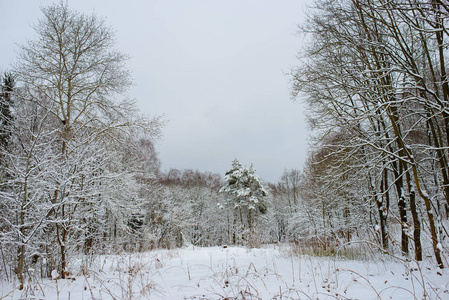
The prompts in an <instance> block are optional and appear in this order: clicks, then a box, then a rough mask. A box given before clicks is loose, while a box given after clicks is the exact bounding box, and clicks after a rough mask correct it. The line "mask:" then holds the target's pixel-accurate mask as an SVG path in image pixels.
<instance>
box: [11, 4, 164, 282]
mask: <svg viewBox="0 0 449 300" xmlns="http://www.w3.org/2000/svg"><path fill="white" fill-rule="evenodd" d="M42 12H43V15H44V16H43V18H42V19H41V20H39V22H38V23H37V25H36V26H35V27H34V29H35V31H36V34H37V38H36V39H35V40H33V41H29V42H28V43H27V44H26V45H24V46H22V47H21V51H20V56H19V63H18V65H17V67H16V68H15V74H17V78H18V82H19V83H20V85H21V86H20V97H21V99H23V100H24V101H27V102H29V103H33V105H36V106H37V107H39V108H41V109H44V110H45V111H46V112H47V114H48V115H49V116H50V117H51V118H52V119H54V120H56V122H55V123H54V124H53V125H54V126H53V128H52V130H53V136H54V138H55V141H56V142H55V143H53V144H52V145H53V153H54V155H53V156H52V157H53V166H54V168H53V170H54V172H55V174H53V177H52V178H54V182H52V184H51V186H52V188H53V191H52V192H51V193H50V194H51V195H52V196H51V198H49V200H48V201H49V203H48V204H49V205H50V206H51V207H52V209H51V216H50V217H51V218H53V220H52V224H54V226H55V232H56V236H55V241H56V242H57V244H58V245H59V261H60V266H59V269H60V273H61V277H62V278H64V277H65V275H66V271H67V262H68V257H67V255H68V247H69V246H70V242H69V239H71V238H72V237H76V234H77V231H78V230H79V229H80V227H78V226H76V222H77V216H78V215H77V212H78V211H79V210H80V211H81V210H83V209H86V207H91V209H90V211H91V212H92V211H94V209H93V208H92V205H98V204H99V203H104V202H102V201H101V199H104V196H105V195H106V194H107V193H106V192H105V191H104V190H102V189H101V187H106V186H108V184H107V182H106V181H107V180H109V181H110V182H113V181H114V180H115V178H116V176H117V175H118V174H120V173H122V174H123V175H126V174H128V175H129V174H130V172H129V170H125V169H124V168H123V167H120V165H118V164H116V165H114V164H112V162H111V159H112V157H113V156H109V155H103V156H100V155H98V154H100V152H98V151H101V150H100V149H104V151H111V152H109V153H112V152H114V151H115V153H120V151H116V150H117V149H118V147H117V146H114V143H115V144H117V143H125V142H126V139H127V138H128V137H130V136H133V135H134V136H135V137H136V138H137V137H139V136H140V137H144V138H147V137H148V138H150V139H151V138H154V137H156V136H158V135H159V134H160V128H161V122H160V121H159V119H158V118H153V119H151V118H148V117H145V116H139V115H138V113H137V110H136V109H135V106H134V103H133V102H130V101H127V100H119V97H120V96H121V95H122V93H124V92H125V91H126V89H127V88H128V87H129V85H130V83H131V80H130V76H129V72H128V70H126V68H125V62H126V59H127V56H125V55H124V54H122V53H120V52H118V51H116V50H114V48H113V46H114V33H113V30H112V29H111V28H109V27H108V26H107V25H106V24H105V21H104V20H103V19H100V18H98V17H97V16H95V15H94V14H92V15H85V14H82V13H79V12H76V11H73V10H71V9H69V7H68V5H67V4H66V3H64V2H62V1H61V2H60V3H59V4H54V5H51V6H49V7H45V8H43V9H42ZM43 99H45V101H43ZM97 155H98V156H97ZM118 157H124V156H121V155H119V156H118ZM121 162H122V163H123V162H125V160H122V161H121ZM95 164H97V166H98V167H95ZM111 172H112V173H114V174H116V175H115V176H111ZM124 173H126V174H124ZM129 178H130V179H132V176H131V177H129ZM100 179H101V180H102V181H103V183H102V184H96V183H98V180H100ZM95 182H96V183H95ZM94 186H96V187H97V188H100V189H97V191H96V193H95V194H92V189H91V188H93V187H94ZM126 190H128V191H130V192H131V193H136V192H137V189H135V188H132V189H124V191H126ZM129 197H130V198H135V199H137V197H134V196H133V195H129ZM95 199H96V201H94V200H95Z"/></svg>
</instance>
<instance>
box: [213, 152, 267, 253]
mask: <svg viewBox="0 0 449 300" xmlns="http://www.w3.org/2000/svg"><path fill="white" fill-rule="evenodd" d="M224 180H225V185H224V186H223V187H222V188H221V189H220V193H226V194H227V195H228V199H227V202H226V204H227V206H228V207H233V208H234V233H233V241H234V243H235V242H236V234H237V236H239V238H240V239H243V240H245V239H246V238H247V237H246V234H245V231H246V229H248V231H249V243H250V244H252V243H253V241H252V240H253V238H254V227H255V220H256V217H257V216H258V214H259V213H261V214H265V213H266V211H267V205H266V203H265V201H264V197H265V196H267V195H268V193H267V191H266V190H265V189H264V187H263V184H262V181H261V180H260V178H259V177H258V176H257V175H256V171H255V169H254V166H253V165H252V164H251V166H250V167H249V168H246V167H243V166H242V165H241V164H240V162H239V161H238V160H237V159H234V161H233V162H232V167H231V169H230V170H229V171H227V172H226V173H225V178H224ZM238 219H239V220H238ZM245 219H246V220H245ZM237 220H238V221H239V224H238V225H237ZM245 221H246V222H245ZM246 224H247V225H246ZM235 225H237V226H235ZM235 231H237V232H235Z"/></svg>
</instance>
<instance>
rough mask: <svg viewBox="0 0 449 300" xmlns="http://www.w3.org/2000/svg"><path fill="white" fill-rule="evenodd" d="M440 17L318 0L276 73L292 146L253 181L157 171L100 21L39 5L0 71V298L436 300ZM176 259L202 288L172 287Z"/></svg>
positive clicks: (443, 138)
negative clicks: (300, 119)
mask: <svg viewBox="0 0 449 300" xmlns="http://www.w3.org/2000/svg"><path fill="white" fill-rule="evenodd" d="M298 22H299V20H298ZM448 24H449V4H448V3H447V2H446V1H442V0H391V1H385V0H363V1H361V0H318V1H316V3H315V5H314V7H312V8H310V11H309V14H308V18H307V20H305V21H304V22H302V23H301V24H300V25H299V27H298V30H299V33H300V34H301V35H305V36H306V37H307V41H308V42H307V43H305V44H304V45H303V47H302V48H301V49H296V50H297V51H298V52H299V54H298V62H297V67H296V68H294V69H293V70H292V71H291V74H290V75H289V78H290V79H291V95H292V101H293V100H296V101H301V102H303V103H305V105H306V107H307V111H306V112H305V114H306V116H307V118H308V123H309V126H310V128H311V137H310V142H309V143H308V145H306V144H305V145H304V147H309V152H308V158H307V161H306V163H305V164H304V166H303V168H302V169H297V166H292V168H290V169H286V170H285V171H284V174H283V175H282V176H281V177H280V179H279V181H278V182H263V181H262V180H261V179H260V178H259V176H258V175H257V166H253V165H251V164H250V165H245V163H246V162H245V163H243V162H240V161H239V160H238V158H236V159H235V160H234V161H232V162H229V170H228V171H227V172H226V173H225V174H215V173H212V172H200V171H197V170H189V169H187V170H179V169H170V170H168V171H162V170H161V162H160V159H159V157H158V151H157V141H158V140H159V139H163V133H164V124H165V122H166V120H164V118H163V117H159V116H147V115H144V114H142V113H140V112H139V110H138V108H137V106H136V104H135V103H134V102H133V101H130V100H128V99H127V98H126V97H124V95H125V93H126V91H127V89H128V88H129V87H130V84H131V75H130V71H128V70H127V68H126V61H127V55H126V54H123V53H121V52H118V51H117V50H116V49H115V37H114V30H113V29H112V28H110V27H108V25H107V24H106V23H105V20H104V19H102V18H101V17H100V16H97V15H95V14H89V13H85V12H79V11H75V10H72V9H71V8H70V5H68V4H67V3H64V2H60V3H59V4H54V5H51V6H48V7H44V8H42V14H41V18H40V19H39V20H38V22H37V23H36V25H35V27H34V30H35V33H36V36H37V38H36V39H34V40H30V41H29V42H27V43H26V44H24V45H21V46H20V49H19V51H18V53H19V56H18V60H17V62H16V64H15V65H14V68H12V69H11V70H8V71H7V72H6V73H4V74H2V78H1V94H0V165H1V167H0V212H1V214H0V251H1V252H0V281H1V282H2V284H1V285H0V299H60V298H61V299H70V297H72V298H73V299H354V298H357V299H384V298H385V299H387V298H388V299H390V298H392V299H449V280H448V278H449V277H448V275H449V274H448V273H447V271H446V269H447V268H448V267H449V260H448V258H449V242H448V235H449V233H448V230H449V222H448V216H449V78H448V74H447V73H448V72H449V69H448V66H447V65H449V52H448V49H449V28H448V27H447V26H448ZM446 59H447V61H446ZM249 163H250V162H249ZM189 249H190V250H189ZM195 249H196V250H195ZM207 249H215V250H214V251H216V252H211V254H207V253H209V252H201V251H209V250H207ZM231 249H234V250H233V251H237V252H238V251H241V252H238V254H235V253H237V252H235V253H234V252H226V251H231ZM267 249H275V250H273V251H274V252H264V251H268V250H267ZM183 251H184V252H183ZM187 251H192V252H187ZM195 251H197V252H195ZM223 251H225V252H223ZM249 251H254V252H249ZM257 251H259V252H257ZM270 251H271V250H270ZM192 253H193V254H192ZM219 253H221V254H223V253H225V254H226V257H225V258H223V261H224V260H226V263H225V262H223V264H222V265H219V266H217V265H214V263H213V259H216V260H217V259H218V258H217V257H219ZM231 253H233V254H232V255H236V256H235V258H233V262H232V264H231V258H230V257H231ZM248 253H251V255H253V256H251V255H249V254H248ZM273 253H277V254H276V255H278V256H276V258H275V257H274V255H275V254H273ZM225 254H223V255H225ZM152 255H153V256H152ZM164 255H165V256H164ZM195 255H196V256H195ZM245 255H249V256H248V257H250V256H251V257H253V258H254V259H256V258H260V257H264V258H263V259H262V262H251V263H249V265H248V264H247V265H245V266H244V267H242V266H241V265H239V264H238V263H237V261H238V258H239V257H240V258H242V257H246V256H245ZM201 256H204V257H206V264H208V269H207V272H211V275H208V276H209V277H207V278H206V279H205V278H204V277H199V278H201V279H198V283H197V282H196V281H195V282H194V283H193V281H194V280H195V279H194V278H195V275H194V272H195V266H198V265H200V263H198V264H197V265H195V263H194V262H191V261H190V260H188V259H190V258H189V257H195V259H199V258H200V257H201ZM209 256H210V257H209ZM173 257H176V258H177V259H181V263H182V266H183V267H182V268H184V269H182V276H184V277H183V279H182V280H181V282H184V281H186V282H187V283H188V282H191V283H192V285H193V286H195V288H198V289H199V288H200V283H201V285H205V283H204V282H207V284H210V286H208V287H207V288H205V290H201V291H197V290H195V291H194V292H191V291H190V290H189V291H188V292H187V291H185V290H181V289H178V290H176V291H177V294H176V293H174V292H173V290H171V292H170V291H169V289H168V288H167V287H166V285H169V284H168V283H166V282H165V283H162V282H160V281H157V279H155V278H154V277H152V276H153V275H154V276H162V275H161V274H169V273H170V272H174V270H177V269H176V268H178V269H179V268H181V267H179V266H175V265H174V263H173ZM183 259H184V260H185V261H184V262H182V261H183ZM245 259H246V258H245ZM245 259H243V262H240V263H243V264H244V263H248V262H249V259H250V258H248V260H245ZM145 260H146V262H145V263H143V261H145ZM209 260H210V262H209ZM267 261H269V263H268V262H267ZM172 263H173V264H172ZM257 263H261V264H262V265H263V267H261V266H260V265H259V264H257ZM264 263H265V264H264ZM340 263H341V264H347V265H346V267H343V268H342V267H338V266H337V265H338V264H340ZM380 263H381V264H382V265H379V264H380ZM201 264H203V263H201ZM359 264H360V265H359ZM370 264H376V266H377V267H376V268H374V267H373V268H372V269H376V270H377V271H378V273H376V274H374V275H372V274H371V275H370V274H367V273H363V272H368V271H366V270H365V269H368V267H367V266H371V265H370ZM268 265H269V266H268ZM318 266H319V267H318ZM331 266H333V267H332V268H333V269H332V271H330V269H331ZM221 267H223V269H220V268H221ZM107 268H109V269H108V270H109V271H108V272H109V273H108V272H106V271H104V270H106V269H107ZM370 268H371V267H370ZM343 269H344V270H343ZM111 270H112V271H111ZM158 270H163V271H158ZM239 270H240V271H239ZM246 270H247V271H246ZM262 270H263V271H262ZM360 270H364V271H363V272H362V271H360ZM164 272H165V273H164ZM198 272H203V271H198ZM207 272H206V273H207ZM245 272H246V273H245ZM283 272H288V275H285V274H284V273H283ZM342 272H343V273H342ZM369 272H371V271H369ZM369 272H368V273H369ZM262 273H263V274H262ZM110 274H114V276H116V277H111V278H113V279H111V278H110V277H107V276H109V275H110ZM117 274H118V275H117ZM152 274H153V275H152ZM170 274H171V273H170ZM391 274H393V275H391ZM395 274H396V275H395ZM401 274H402V275H401ZM404 274H405V275H404ZM178 275H179V274H178ZM178 275H177V274H172V275H171V276H172V277H168V279H167V277H166V278H165V279H164V280H165V281H179V280H180V279H178V277H176V276H178ZM203 275H204V274H203ZM203 275H202V276H203ZM110 276H112V275H110ZM167 276H168V275H167ZM270 276H271V277H270ZM370 276H372V277H373V279H371V280H370ZM397 276H399V277H400V278H401V280H402V279H404V280H406V281H399V279H397V278H396V277H397ZM280 278H282V279H280ZM287 278H288V279H287ZM317 278H318V279H317ZM295 279H296V281H295ZM279 280H281V281H282V283H280V284H278V282H280V281H279ZM307 280H309V281H307ZM376 280H377V281H376ZM395 280H398V281H395ZM318 281H319V282H318ZM346 281H348V282H346ZM354 281H356V282H357V281H359V282H360V281H363V284H361V285H363V286H364V287H365V288H366V290H363V289H360V288H359V287H358V286H357V285H356V284H355V283H354ZM384 281H385V282H384ZM387 281H389V283H388V284H387ZM58 282H59V283H58ZM110 282H112V283H113V284H112V283H111V284H110V285H108V283H110ZM137 282H138V283H139V284H138V283H137ZM274 282H276V283H274ZM317 282H318V283H317ZM345 282H346V283H345ZM391 282H395V283H391ZM187 283H185V285H187ZM262 283H263V284H262ZM183 284H184V283H183ZM213 284H217V286H218V285H221V286H220V287H219V288H218V287H217V288H214V287H211V286H212V285H213ZM410 284H411V285H410ZM196 285H197V287H196ZM387 285H388V286H387ZM75 289H78V290H77V291H75ZM211 291H212V292H211ZM401 292H403V293H404V294H399V293H401ZM81 293H84V294H81ZM190 293H193V294H190ZM351 293H352V294H351ZM367 293H371V294H367ZM395 293H396V294H395ZM70 295H72V296H70ZM170 295H171V296H170ZM367 295H371V296H369V297H368V296H367ZM399 295H401V296H400V297H399ZM365 297H366V298H365Z"/></svg>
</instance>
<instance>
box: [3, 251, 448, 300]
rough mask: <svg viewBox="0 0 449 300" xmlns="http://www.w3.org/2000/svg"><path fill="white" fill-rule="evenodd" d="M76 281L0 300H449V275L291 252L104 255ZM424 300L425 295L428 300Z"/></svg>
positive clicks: (10, 288) (78, 265) (9, 287)
mask: <svg viewBox="0 0 449 300" xmlns="http://www.w3.org/2000/svg"><path fill="white" fill-rule="evenodd" d="M82 265H83V262H82V260H81V259H80V260H79V261H78V262H75V263H73V264H72V265H71V269H72V270H73V275H72V276H73V278H72V279H65V280H61V279H59V280H50V279H48V280H43V281H41V280H39V281H37V280H34V281H31V282H29V283H28V284H27V287H26V289H25V290H23V291H19V290H17V289H14V285H13V284H11V283H7V282H1V283H0V299H61V300H62V299H73V300H77V299H424V298H427V299H449V272H448V271H446V270H442V271H441V270H439V269H436V268H434V267H433V266H430V265H428V264H427V263H422V264H420V265H416V264H414V263H406V262H405V263H401V262H393V261H392V260H391V259H389V258H385V259H379V260H377V261H374V262H366V261H363V262H360V261H351V260H343V259H341V260H340V259H336V258H333V257H309V256H292V255H290V252H289V250H288V248H279V247H278V246H274V245H272V246H267V247H264V248H262V249H246V248H241V247H226V248H223V247H211V248H197V247H188V248H183V249H176V250H157V251H151V252H146V253H139V254H129V255H120V256H119V255H106V256H99V257H97V258H95V259H94V260H93V262H92V263H91V264H90V265H88V266H84V267H82ZM424 295H425V296H424Z"/></svg>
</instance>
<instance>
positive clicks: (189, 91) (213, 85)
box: [0, 0, 308, 182]
mask: <svg viewBox="0 0 449 300" xmlns="http://www.w3.org/2000/svg"><path fill="white" fill-rule="evenodd" d="M51 3H53V1H46V0H45V1H44V0H41V1H39V0H0V11H1V12H2V16H1V18H0V40H1V44H0V45H1V46H0V71H1V72H4V71H6V70H8V69H9V68H10V65H11V64H12V63H14V61H15V59H16V52H17V49H18V47H17V45H20V44H24V43H25V41H26V40H30V39H33V36H34V32H33V30H32V29H31V25H33V24H35V23H37V22H36V21H37V20H38V19H39V18H41V17H42V13H41V11H40V7H42V6H48V5H50V4H51ZM69 6H70V7H71V8H73V9H76V10H78V11H81V12H84V13H88V14H90V13H91V12H93V11H95V13H96V14H97V15H98V16H99V17H104V18H106V20H107V23H108V24H110V25H111V26H112V27H113V28H114V30H115V31H116V39H117V47H116V48H117V49H118V50H120V51H122V52H123V53H125V54H128V55H129V56H130V57H131V59H130V61H129V63H128V67H129V69H130V70H131V71H132V74H133V80H134V84H133V86H132V88H131V89H130V91H129V96H130V97H131V98H134V99H136V100H137V104H138V106H139V108H140V109H141V111H142V112H144V113H146V114H150V115H162V114H163V115H165V119H166V120H168V121H169V122H168V123H167V125H166V126H165V128H164V130H163V133H164V136H163V139H162V140H161V141H160V142H158V144H157V145H156V147H157V150H158V152H159V157H160V159H161V161H162V170H163V171H166V170H168V169H169V168H178V169H199V170H200V171H211V172H216V173H220V174H222V175H223V174H224V172H225V171H226V170H227V169H229V168H230V166H231V162H232V160H233V159H234V158H237V159H238V160H239V161H240V162H241V163H242V164H243V165H248V166H249V165H250V164H251V163H253V164H254V166H255V168H256V170H257V174H258V175H259V176H260V177H261V178H262V179H263V180H265V181H270V182H277V181H278V179H279V177H280V176H281V175H282V172H283V170H284V169H286V168H287V169H292V168H296V169H301V168H302V166H303V163H304V160H305V157H306V151H307V146H308V132H307V126H306V123H305V117H304V110H303V108H302V105H301V103H297V102H293V101H292V100H291V99H290V82H289V80H290V78H289V76H287V75H285V73H288V72H289V71H290V69H291V68H292V67H294V66H295V65H297V63H298V62H297V59H296V55H297V53H298V51H299V50H300V48H301V46H302V43H303V40H302V39H301V38H300V37H298V36H297V35H296V31H297V25H298V24H299V23H301V22H303V20H304V17H305V12H306V0H220V1H218V0H130V1H124V0H71V1H69Z"/></svg>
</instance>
